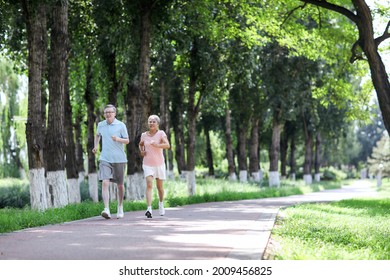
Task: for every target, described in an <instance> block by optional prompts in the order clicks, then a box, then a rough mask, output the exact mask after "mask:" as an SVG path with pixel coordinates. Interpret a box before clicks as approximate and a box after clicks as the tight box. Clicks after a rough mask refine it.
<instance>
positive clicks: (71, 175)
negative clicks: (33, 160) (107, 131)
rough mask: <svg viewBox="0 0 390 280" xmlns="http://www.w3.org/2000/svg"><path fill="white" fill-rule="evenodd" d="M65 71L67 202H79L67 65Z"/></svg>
mask: <svg viewBox="0 0 390 280" xmlns="http://www.w3.org/2000/svg"><path fill="white" fill-rule="evenodd" d="M65 71H66V73H65V100H64V101H65V104H64V106H65V110H64V112H65V119H64V129H65V137H66V140H65V155H66V156H65V167H66V175H67V179H68V197H69V203H80V202H81V194H80V187H79V184H78V177H79V172H78V170H77V160H76V144H75V141H74V139H75V138H74V135H73V124H72V119H73V118H72V106H71V104H70V94H69V84H68V83H69V80H68V67H66V70H65Z"/></svg>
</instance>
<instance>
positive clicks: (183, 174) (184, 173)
mask: <svg viewBox="0 0 390 280" xmlns="http://www.w3.org/2000/svg"><path fill="white" fill-rule="evenodd" d="M180 179H181V180H182V181H187V171H186V170H182V171H181V174H180Z"/></svg>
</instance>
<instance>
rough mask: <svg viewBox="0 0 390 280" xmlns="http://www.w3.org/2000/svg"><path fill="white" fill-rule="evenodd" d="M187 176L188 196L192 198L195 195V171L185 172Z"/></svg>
mask: <svg viewBox="0 0 390 280" xmlns="http://www.w3.org/2000/svg"><path fill="white" fill-rule="evenodd" d="M186 174H187V186H188V195H190V196H192V195H195V194H196V177H195V170H192V171H186Z"/></svg>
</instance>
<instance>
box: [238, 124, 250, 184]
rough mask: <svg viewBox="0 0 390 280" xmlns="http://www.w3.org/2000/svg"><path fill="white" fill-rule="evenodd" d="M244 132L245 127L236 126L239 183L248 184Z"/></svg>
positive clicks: (243, 125) (242, 125) (241, 125)
mask: <svg viewBox="0 0 390 280" xmlns="http://www.w3.org/2000/svg"><path fill="white" fill-rule="evenodd" d="M246 131H247V125H246V124H242V123H238V124H237V138H238V147H237V148H238V149H237V151H238V169H239V172H240V182H241V183H246V182H248V178H247V176H248V166H247V152H246V137H247V135H246Z"/></svg>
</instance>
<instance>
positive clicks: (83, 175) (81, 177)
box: [77, 171, 85, 187]
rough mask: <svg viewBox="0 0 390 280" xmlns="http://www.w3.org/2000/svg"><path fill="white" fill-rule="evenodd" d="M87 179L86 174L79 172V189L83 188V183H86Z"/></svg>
mask: <svg viewBox="0 0 390 280" xmlns="http://www.w3.org/2000/svg"><path fill="white" fill-rule="evenodd" d="M84 179H85V172H83V171H82V172H79V178H78V180H77V182H78V184H79V187H80V186H81V183H82V182H83V181H84Z"/></svg>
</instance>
